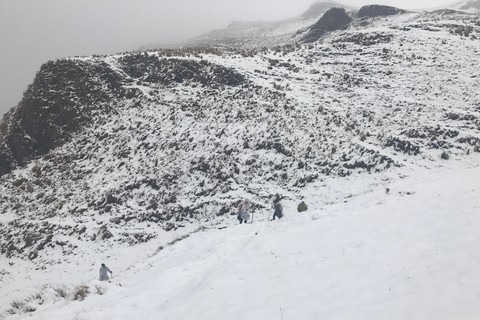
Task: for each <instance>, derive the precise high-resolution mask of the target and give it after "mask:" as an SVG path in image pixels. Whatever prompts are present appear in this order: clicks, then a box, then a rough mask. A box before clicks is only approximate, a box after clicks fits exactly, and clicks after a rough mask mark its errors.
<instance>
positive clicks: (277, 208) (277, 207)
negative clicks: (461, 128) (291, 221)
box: [272, 193, 283, 220]
mask: <svg viewBox="0 0 480 320" xmlns="http://www.w3.org/2000/svg"><path fill="white" fill-rule="evenodd" d="M272 207H273V210H274V211H273V219H272V220H275V218H278V219H281V218H282V217H283V208H282V205H281V204H280V195H279V194H278V193H277V194H276V195H275V199H274V200H273V205H272Z"/></svg>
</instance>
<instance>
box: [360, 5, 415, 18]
mask: <svg viewBox="0 0 480 320" xmlns="http://www.w3.org/2000/svg"><path fill="white" fill-rule="evenodd" d="M405 12H406V11H405V10H402V9H398V8H395V7H390V6H383V5H379V4H372V5H368V6H363V7H361V8H360V10H358V13H357V18H359V19H361V18H375V17H382V16H393V15H397V14H402V13H405Z"/></svg>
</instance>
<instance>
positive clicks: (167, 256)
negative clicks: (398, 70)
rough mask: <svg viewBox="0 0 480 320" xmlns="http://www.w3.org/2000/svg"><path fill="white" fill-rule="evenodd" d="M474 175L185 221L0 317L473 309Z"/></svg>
mask: <svg viewBox="0 0 480 320" xmlns="http://www.w3.org/2000/svg"><path fill="white" fill-rule="evenodd" d="M479 177H480V167H478V166H476V167H473V168H470V169H462V168H459V169H448V170H437V171H433V170H426V169H425V170H424V171H423V172H419V174H417V175H416V176H415V177H410V178H405V179H400V180H399V181H397V182H393V183H391V184H389V185H388V186H387V188H385V187H379V188H378V189H375V190H372V191H371V192H368V193H365V194H362V195H359V196H353V197H351V198H349V199H347V200H345V201H344V202H340V203H337V204H332V205H327V206H325V207H323V208H322V209H320V210H315V211H310V210H309V211H307V212H304V213H295V212H289V213H288V216H287V218H286V219H283V220H280V221H259V222H257V223H254V224H252V225H235V226H231V227H229V228H225V229H215V228H214V229H205V230H202V231H199V232H195V233H192V234H191V235H190V237H186V238H185V239H183V240H181V241H177V242H175V243H172V244H171V245H169V246H166V247H164V249H163V250H160V251H158V253H157V254H155V255H154V256H151V257H150V258H148V259H145V260H143V261H139V262H137V263H135V264H134V265H132V266H131V268H129V269H128V270H125V271H122V272H120V273H119V274H116V275H115V277H114V278H113V279H112V281H111V283H108V282H104V283H99V282H97V281H96V280H92V281H89V282H86V283H85V285H86V286H89V287H90V288H94V287H95V286H98V285H101V286H102V287H103V288H105V289H104V294H103V295H99V294H97V293H95V292H91V293H90V294H87V295H86V297H85V300H84V301H81V302H78V301H72V300H71V299H69V300H58V299H57V301H55V300H54V299H48V294H46V295H45V296H46V297H45V302H44V303H43V304H42V305H36V306H34V307H35V309H36V311H35V312H32V313H28V314H23V315H22V314H15V315H11V316H9V317H8V319H477V317H478V315H479V314H480V274H479V273H480V271H479V270H480V252H479V251H478V250H477V245H478V243H479V241H480V233H479V232H478V230H479V229H480V217H479V216H478V210H479V208H480V198H479V197H478V192H479V190H480V179H478V178H479ZM312 197H313V195H312ZM232 219H234V217H232ZM91 291H94V290H91Z"/></svg>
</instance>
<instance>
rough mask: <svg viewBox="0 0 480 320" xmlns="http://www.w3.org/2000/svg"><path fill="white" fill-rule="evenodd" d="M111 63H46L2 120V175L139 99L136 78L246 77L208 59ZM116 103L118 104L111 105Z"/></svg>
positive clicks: (130, 58)
mask: <svg viewBox="0 0 480 320" xmlns="http://www.w3.org/2000/svg"><path fill="white" fill-rule="evenodd" d="M118 64H119V65H118V67H117V66H116V67H112V66H111V65H109V64H108V63H107V62H105V61H104V60H102V59H98V60H97V61H95V60H93V61H92V59H90V60H89V62H88V63H87V62H82V60H81V59H75V60H74V59H63V60H57V61H51V62H48V63H46V64H45V65H43V66H42V68H41V69H40V71H39V72H38V74H37V76H36V77H35V80H34V82H33V84H31V85H30V86H29V88H28V90H27V91H26V93H25V94H24V97H23V99H22V101H21V102H20V103H19V105H18V106H17V108H16V109H14V110H12V111H11V112H9V113H7V114H6V115H5V117H4V118H3V119H2V122H1V123H0V176H1V175H4V174H6V173H9V172H10V171H11V170H12V169H13V168H15V167H18V166H24V165H25V164H26V163H27V162H28V161H29V160H32V159H34V158H35V157H38V156H41V155H44V154H46V153H48V152H49V151H50V150H52V149H54V148H56V147H58V146H61V145H62V144H63V143H65V142H66V141H68V140H69V139H70V137H71V135H72V133H74V132H77V131H78V130H80V129H81V128H83V127H84V126H85V125H87V124H89V123H90V122H91V120H92V118H94V117H99V116H108V115H109V114H110V113H111V112H114V110H113V107H112V105H115V104H116V105H119V104H121V102H116V101H118V100H119V99H120V101H122V100H124V99H131V98H134V97H135V96H136V95H138V94H139V90H138V89H136V88H135V86H132V84H133V83H134V82H135V81H145V82H146V83H157V84H161V85H164V86H169V85H172V84H178V83H196V84H200V85H206V84H208V85H212V84H213V85H215V84H217V85H218V84H224V85H234V86H235V85H239V84H240V83H242V82H243V81H244V77H243V76H242V75H239V74H237V73H235V72H232V71H231V70H229V69H227V68H222V67H219V66H215V65H212V64H210V63H207V62H195V61H186V60H179V59H162V60H160V59H158V57H152V56H149V55H148V54H143V53H139V54H133V55H126V56H125V57H123V58H120V59H119V62H118ZM112 103H113V104H112Z"/></svg>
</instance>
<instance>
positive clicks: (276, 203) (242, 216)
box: [237, 193, 283, 224]
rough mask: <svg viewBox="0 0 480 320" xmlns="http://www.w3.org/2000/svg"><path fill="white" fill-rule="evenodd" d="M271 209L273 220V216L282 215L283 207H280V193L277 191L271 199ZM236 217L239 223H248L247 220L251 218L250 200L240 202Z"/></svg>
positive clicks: (279, 216)
mask: <svg viewBox="0 0 480 320" xmlns="http://www.w3.org/2000/svg"><path fill="white" fill-rule="evenodd" d="M272 209H273V218H272V220H275V218H278V219H281V218H282V217H283V208H282V205H281V204H280V195H279V194H278V193H277V194H276V195H275V198H274V199H273V203H272ZM237 219H238V221H239V222H240V224H242V223H248V222H249V221H252V220H253V213H252V205H251V204H250V200H248V199H245V200H243V201H242V202H240V204H239V205H238V215H237Z"/></svg>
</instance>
